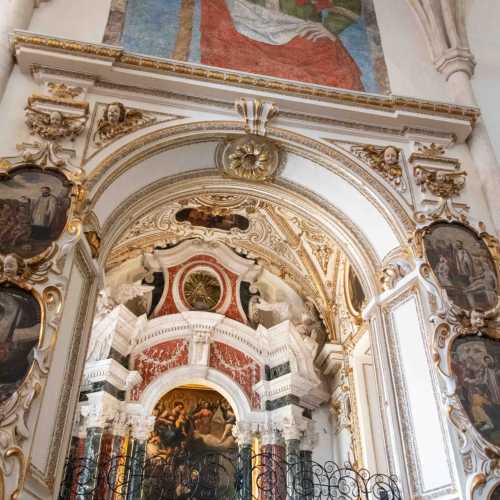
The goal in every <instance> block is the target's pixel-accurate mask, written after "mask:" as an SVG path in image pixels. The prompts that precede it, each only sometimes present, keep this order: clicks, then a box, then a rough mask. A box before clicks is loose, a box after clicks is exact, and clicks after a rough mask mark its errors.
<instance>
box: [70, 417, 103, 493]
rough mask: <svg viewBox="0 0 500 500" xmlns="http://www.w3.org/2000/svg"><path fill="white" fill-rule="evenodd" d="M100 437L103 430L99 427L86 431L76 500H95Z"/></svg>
mask: <svg viewBox="0 0 500 500" xmlns="http://www.w3.org/2000/svg"><path fill="white" fill-rule="evenodd" d="M102 435H103V429H102V428H101V427H89V428H88V429H87V437H86V439H85V448H84V454H83V460H82V461H81V473H80V477H79V478H78V488H77V494H76V500H94V499H95V500H97V485H98V479H99V456H100V453H101V441H102Z"/></svg>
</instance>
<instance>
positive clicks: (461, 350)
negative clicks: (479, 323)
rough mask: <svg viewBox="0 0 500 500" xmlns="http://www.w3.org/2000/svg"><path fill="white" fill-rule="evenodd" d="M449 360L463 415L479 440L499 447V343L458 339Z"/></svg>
mask: <svg viewBox="0 0 500 500" xmlns="http://www.w3.org/2000/svg"><path fill="white" fill-rule="evenodd" d="M451 356H452V367H453V371H454V373H455V375H456V377H457V387H458V389H457V393H458V396H459V399H460V402H461V403H462V406H463V407H464V410H465V412H466V413H467V415H468V416H469V418H470V419H471V422H472V424H473V425H474V427H475V428H476V429H477V431H478V432H479V433H480V434H481V436H483V437H484V438H485V439H486V440H487V441H489V442H490V443H493V444H494V445H496V446H500V366H499V364H498V363H499V361H498V360H500V341H497V340H493V339H490V338H486V337H478V336H468V337H461V338H458V339H457V340H455V341H454V343H453V345H452V349H451Z"/></svg>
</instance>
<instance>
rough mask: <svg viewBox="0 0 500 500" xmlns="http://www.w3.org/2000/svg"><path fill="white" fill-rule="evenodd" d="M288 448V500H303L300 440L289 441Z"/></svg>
mask: <svg viewBox="0 0 500 500" xmlns="http://www.w3.org/2000/svg"><path fill="white" fill-rule="evenodd" d="M285 446H286V461H287V464H288V466H287V473H286V487H287V491H288V496H287V499H288V500H303V498H302V495H301V490H302V484H301V483H302V481H301V470H300V439H287V440H286V441H285Z"/></svg>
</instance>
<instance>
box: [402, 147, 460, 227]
mask: <svg viewBox="0 0 500 500" xmlns="http://www.w3.org/2000/svg"><path fill="white" fill-rule="evenodd" d="M417 146H418V147H417V151H416V152H414V153H412V154H411V156H410V159H409V161H410V164H411V165H412V166H413V176H414V178H415V183H416V185H417V186H420V190H421V192H422V193H424V194H430V195H431V196H433V197H435V198H437V199H438V200H437V201H435V200H423V201H424V203H430V204H431V207H430V208H429V209H427V210H424V211H417V212H416V213H415V218H416V220H417V221H418V222H420V223H423V222H425V221H431V220H437V219H439V218H442V217H445V218H447V219H448V220H453V219H460V220H463V221H465V220H466V216H465V209H466V208H467V207H466V206H465V205H463V204H458V203H456V202H454V201H452V199H453V198H456V197H458V196H459V195H460V194H461V193H462V191H463V189H464V187H465V180H466V176H467V172H465V171H464V170H461V164H460V161H459V160H458V159H456V158H452V157H449V156H447V155H446V149H445V148H444V147H443V146H440V145H437V144H434V143H432V144H430V145H424V144H419V143H417Z"/></svg>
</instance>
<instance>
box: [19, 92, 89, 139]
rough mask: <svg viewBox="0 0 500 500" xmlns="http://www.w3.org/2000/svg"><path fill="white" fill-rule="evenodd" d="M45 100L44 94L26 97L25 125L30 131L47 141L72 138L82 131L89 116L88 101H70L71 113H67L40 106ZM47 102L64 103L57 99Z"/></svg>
mask: <svg viewBox="0 0 500 500" xmlns="http://www.w3.org/2000/svg"><path fill="white" fill-rule="evenodd" d="M47 100H48V99H47V98H46V97H44V96H36V95H34V96H31V97H30V98H29V99H28V105H27V106H26V125H27V126H28V128H29V129H30V132H31V133H32V134H34V135H38V136H39V137H41V138H42V139H46V140H48V141H57V140H61V139H71V140H74V139H75V138H76V137H77V136H79V135H80V134H81V133H82V132H83V130H84V128H85V126H86V124H87V121H88V118H89V105H88V103H84V102H81V103H78V102H76V101H74V102H72V113H71V114H69V113H67V112H63V111H61V110H60V109H55V108H53V109H50V108H49V109H47V108H46V107H45V108H44V107H42V106H41V105H43V104H44V103H45V102H46V101H47ZM49 102H50V103H51V104H53V105H57V104H65V103H58V102H57V100H54V102H52V101H50V100H49ZM75 105H76V106H75ZM75 108H76V109H75Z"/></svg>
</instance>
